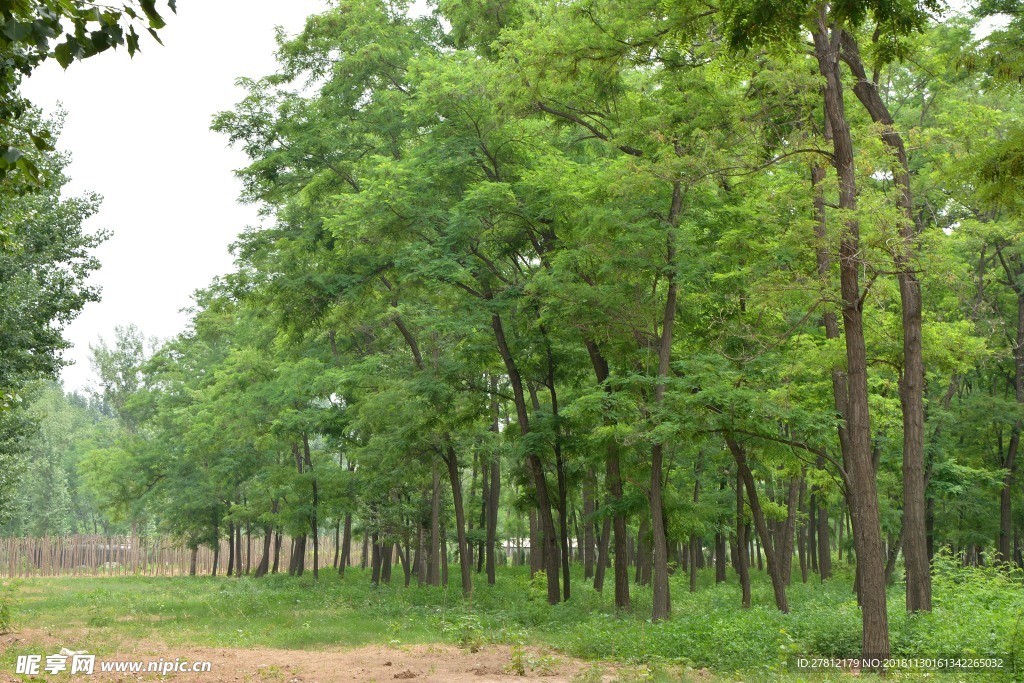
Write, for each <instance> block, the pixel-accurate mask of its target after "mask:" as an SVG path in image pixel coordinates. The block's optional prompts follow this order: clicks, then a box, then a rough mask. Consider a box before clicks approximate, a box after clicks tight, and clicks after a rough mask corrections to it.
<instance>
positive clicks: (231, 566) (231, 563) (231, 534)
mask: <svg viewBox="0 0 1024 683" xmlns="http://www.w3.org/2000/svg"><path fill="white" fill-rule="evenodd" d="M234 571H235V525H234V522H228V571H227V575H228V576H233V575H234Z"/></svg>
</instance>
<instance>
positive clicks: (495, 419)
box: [486, 375, 501, 586]
mask: <svg viewBox="0 0 1024 683" xmlns="http://www.w3.org/2000/svg"><path fill="white" fill-rule="evenodd" d="M490 384H491V431H492V432H494V433H495V434H498V433H499V432H500V431H501V419H500V414H499V412H498V378H497V377H496V376H495V375H491V376H490ZM490 477H491V485H490V487H489V488H488V493H489V494H490V495H489V496H488V499H487V548H486V553H487V557H486V565H487V583H488V584H489V585H491V586H493V585H494V581H495V574H494V571H495V566H494V565H495V557H494V552H495V545H496V544H497V542H498V505H499V503H500V502H501V454H500V453H499V452H498V451H495V452H494V453H492V454H491V466H490Z"/></svg>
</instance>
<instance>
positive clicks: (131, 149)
mask: <svg viewBox="0 0 1024 683" xmlns="http://www.w3.org/2000/svg"><path fill="white" fill-rule="evenodd" d="M325 6H326V5H325V3H324V2H323V1H322V0H287V1H286V2H282V1H281V0H202V2H199V1H198V0H185V1H181V2H179V3H178V14H177V15H171V16H168V17H167V21H168V25H167V27H166V29H164V30H163V31H161V38H162V39H163V42H164V47H160V46H159V45H157V44H156V43H155V42H154V41H152V40H151V39H148V36H146V39H144V40H143V42H142V48H143V49H142V51H141V52H140V53H138V54H136V55H135V57H134V58H133V59H129V58H128V54H127V52H126V51H125V50H123V49H120V50H117V51H116V52H110V53H105V54H102V55H99V56H97V57H94V58H91V59H88V60H86V61H84V62H76V63H75V64H72V65H71V66H70V67H69V68H68V70H67V71H62V70H61V69H60V67H59V66H58V65H57V64H56V63H55V62H52V63H48V64H46V65H44V66H43V67H42V68H40V69H39V70H38V71H37V72H36V73H35V74H33V75H32V77H31V79H30V80H29V81H28V82H27V83H26V84H25V87H24V89H23V91H24V93H25V94H26V95H27V96H28V97H29V99H31V100H32V101H33V102H35V103H36V104H38V105H39V106H41V107H43V109H44V110H46V111H53V110H54V109H55V107H56V106H57V103H58V102H60V103H61V104H62V106H63V108H64V109H65V110H66V111H67V119H66V122H65V125H64V132H63V134H62V135H61V137H60V141H59V147H60V148H61V149H64V150H69V151H71V153H72V164H71V168H70V169H69V171H68V174H69V175H70V177H71V179H72V180H71V183H70V185H69V187H68V188H67V189H66V192H68V193H70V194H80V193H81V192H84V191H95V192H98V193H99V194H101V195H102V196H103V198H104V199H103V205H102V207H101V209H100V212H99V214H98V215H97V216H94V217H93V218H92V219H91V220H90V221H89V223H88V228H89V229H90V230H97V229H100V228H105V229H108V230H109V231H111V232H112V233H113V237H111V239H110V240H109V241H108V242H107V243H106V244H104V245H103V246H102V247H100V248H99V249H98V250H97V251H96V255H97V257H98V258H99V259H100V261H101V262H102V264H103V267H102V269H101V270H100V271H99V272H98V273H96V274H95V275H94V276H93V279H92V282H94V283H95V284H97V285H100V286H101V287H102V288H103V300H102V301H101V302H100V303H95V304H89V305H88V306H86V307H85V309H84V310H83V312H82V314H81V315H80V316H79V318H78V320H76V321H75V322H74V323H73V324H72V325H71V326H70V327H69V328H68V330H67V335H66V336H67V337H68V339H69V340H70V341H71V342H73V343H74V345H75V346H74V348H73V349H71V350H70V351H69V352H68V354H67V357H68V358H70V359H71V360H73V361H74V362H75V364H74V365H72V366H71V367H69V368H67V369H65V371H64V373H63V379H64V385H65V388H66V389H68V390H71V389H76V388H81V387H84V386H85V385H86V384H87V383H88V382H89V380H90V378H91V371H90V369H89V360H88V358H89V344H90V343H95V342H96V340H97V339H98V338H99V337H100V336H102V337H103V338H105V339H107V340H111V339H113V336H114V327H115V326H116V325H124V324H128V323H134V324H135V325H137V326H138V327H139V328H140V329H141V330H142V332H143V333H144V334H145V335H146V336H157V337H170V336H172V335H174V334H176V333H177V332H179V331H181V330H182V329H184V326H185V323H186V320H187V316H185V315H184V314H182V313H181V309H183V308H186V307H188V306H189V305H190V304H191V294H192V292H193V291H195V290H196V289H198V288H200V287H203V286H205V285H206V284H208V283H209V282H210V280H211V279H212V278H213V277H214V276H215V275H219V274H222V273H226V272H228V271H229V270H231V269H232V262H231V256H230V254H229V253H228V251H227V247H228V244H230V243H231V242H232V241H233V240H234V238H235V236H236V235H237V234H238V233H239V232H241V230H242V229H243V228H244V227H245V226H246V225H249V224H255V223H257V222H258V218H257V216H256V209H255V207H252V206H243V205H240V204H239V203H238V202H237V201H236V199H237V197H238V194H239V189H240V185H239V183H238V181H237V180H236V179H235V178H234V175H233V174H232V171H233V170H234V169H236V168H239V167H241V166H243V165H245V156H244V155H243V154H242V153H241V152H240V151H238V150H233V149H230V148H229V147H228V146H227V139H226V138H225V137H224V136H222V135H219V134H215V133H212V132H210V130H209V125H210V120H211V117H212V116H213V115H214V114H215V113H216V112H218V111H221V110H224V109H229V108H231V107H232V105H233V104H234V103H235V102H237V101H239V100H240V99H241V98H242V97H243V95H244V92H243V91H242V90H241V89H239V88H237V87H236V86H235V85H234V81H235V79H236V78H237V77H239V76H253V77H259V76H263V75H266V74H269V73H272V72H273V71H274V69H275V62H274V55H273V52H274V47H275V44H274V27H275V26H277V25H280V26H283V27H284V28H285V30H287V31H288V32H289V33H295V32H296V31H298V30H300V29H301V28H302V26H303V22H304V20H305V18H306V17H307V16H308V15H310V14H313V13H315V12H319V11H322V10H323V9H324V8H325Z"/></svg>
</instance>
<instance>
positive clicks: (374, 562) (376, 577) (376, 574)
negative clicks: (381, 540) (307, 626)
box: [370, 531, 382, 586]
mask: <svg viewBox="0 0 1024 683" xmlns="http://www.w3.org/2000/svg"><path fill="white" fill-rule="evenodd" d="M370 543H371V546H372V548H373V550H372V552H373V555H372V557H371V560H370V565H371V569H370V583H372V584H373V585H374V586H379V585H380V574H381V563H382V558H381V555H382V553H381V548H380V545H379V544H378V543H377V532H376V531H374V532H373V538H372V539H371V540H370Z"/></svg>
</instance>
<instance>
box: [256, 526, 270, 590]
mask: <svg viewBox="0 0 1024 683" xmlns="http://www.w3.org/2000/svg"><path fill="white" fill-rule="evenodd" d="M273 530H274V527H273V526H271V525H270V524H267V525H265V526H264V527H263V554H262V555H261V556H260V562H259V564H258V565H256V578H257V579H258V578H260V577H261V576H264V575H266V573H267V570H268V569H270V554H271V553H272V552H273V547H272V546H271V544H270V534H271V533H272V532H273Z"/></svg>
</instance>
